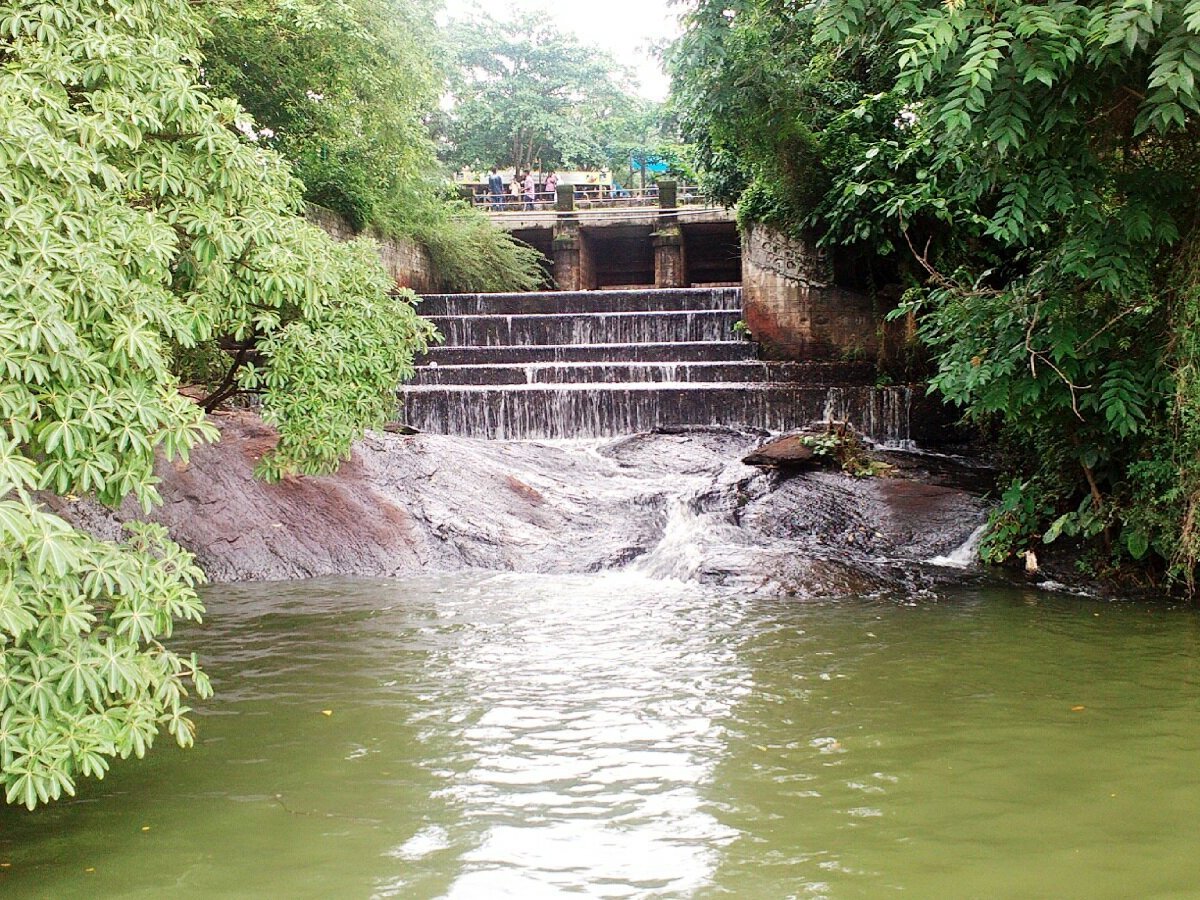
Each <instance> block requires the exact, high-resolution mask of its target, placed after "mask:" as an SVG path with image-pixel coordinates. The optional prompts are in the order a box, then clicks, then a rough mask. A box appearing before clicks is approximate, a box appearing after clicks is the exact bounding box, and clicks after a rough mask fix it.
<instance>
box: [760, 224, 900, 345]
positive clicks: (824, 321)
mask: <svg viewBox="0 0 1200 900" xmlns="http://www.w3.org/2000/svg"><path fill="white" fill-rule="evenodd" d="M742 307H743V311H744V318H745V320H746V326H747V327H748V328H749V330H750V334H751V336H752V337H753V339H754V340H755V341H757V342H758V343H759V345H760V346H761V347H762V355H763V356H764V357H765V358H767V359H781V360H808V359H869V360H873V359H875V358H876V356H877V355H878V352H879V331H880V320H879V316H878V315H877V314H876V312H875V310H874V308H873V304H872V303H871V300H870V298H868V297H866V296H865V295H863V294H858V293H855V292H853V291H847V290H843V289H841V288H838V287H836V286H835V285H834V284H833V273H832V271H831V268H830V266H829V263H828V260H827V259H826V258H825V256H824V255H823V254H822V253H821V252H820V251H818V250H817V249H816V248H814V247H812V246H810V245H807V244H804V243H802V242H799V241H795V240H793V239H791V238H789V237H786V236H784V235H782V234H779V233H778V232H776V231H774V230H772V229H769V228H766V227H765V226H762V225H754V226H751V228H750V229H749V231H747V232H746V234H745V235H744V237H743V242H742Z"/></svg>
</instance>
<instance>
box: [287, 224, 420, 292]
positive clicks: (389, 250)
mask: <svg viewBox="0 0 1200 900" xmlns="http://www.w3.org/2000/svg"><path fill="white" fill-rule="evenodd" d="M305 217H306V218H307V219H308V221H310V222H312V223H313V224H314V225H317V226H319V227H320V228H321V229H323V230H324V231H325V232H326V233H327V234H328V235H329V236H330V237H333V238H335V239H337V240H339V241H348V240H351V239H352V238H356V237H359V236H366V237H369V238H371V239H372V240H373V241H375V243H377V244H378V245H379V258H380V259H381V260H382V261H383V267H384V268H385V269H386V270H387V273H388V274H389V275H390V276H391V277H392V280H393V281H395V282H396V287H402V288H412V289H413V290H414V291H416V292H417V293H418V294H428V293H434V292H436V291H437V290H439V285H438V283H437V277H436V276H435V274H434V271H433V261H432V260H431V259H430V257H429V251H428V250H426V249H425V248H424V247H422V246H421V245H420V244H418V243H416V242H415V241H411V240H407V239H405V238H395V237H388V236H387V235H385V234H383V233H381V232H379V231H376V230H374V229H367V230H366V231H364V232H358V231H355V230H354V229H353V228H352V227H350V223H349V222H347V221H346V220H345V219H343V218H342V217H341V216H339V215H338V214H337V213H335V212H334V211H333V210H331V209H326V208H325V207H323V206H316V205H315V204H312V203H310V204H309V205H308V210H307V212H306V213H305Z"/></svg>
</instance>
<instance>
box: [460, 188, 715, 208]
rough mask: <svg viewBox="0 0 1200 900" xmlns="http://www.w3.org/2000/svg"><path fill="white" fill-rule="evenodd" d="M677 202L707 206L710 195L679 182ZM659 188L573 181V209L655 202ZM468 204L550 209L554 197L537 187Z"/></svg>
mask: <svg viewBox="0 0 1200 900" xmlns="http://www.w3.org/2000/svg"><path fill="white" fill-rule="evenodd" d="M676 191H677V193H676V203H677V205H678V206H709V205H711V201H710V198H709V197H707V196H706V195H705V194H704V192H703V191H701V190H700V189H699V188H698V187H696V186H694V185H684V184H681V185H679V186H678V187H677V189H676ZM660 199H661V198H660V195H659V189H658V188H657V187H648V188H620V187H609V186H607V185H591V184H586V185H576V186H575V208H576V209H636V208H639V207H652V206H658V205H659V201H660ZM471 202H472V204H473V205H474V206H475V207H477V208H479V209H483V210H487V211H489V212H533V211H548V212H553V211H554V210H555V208H556V203H557V197H556V195H555V194H554V193H553V192H550V191H539V192H538V193H537V194H535V195H534V197H533V199H532V200H530V199H529V198H528V197H525V196H520V197H517V196H514V195H512V194H503V195H495V194H487V193H483V194H475V195H474V196H473V197H472V198H471Z"/></svg>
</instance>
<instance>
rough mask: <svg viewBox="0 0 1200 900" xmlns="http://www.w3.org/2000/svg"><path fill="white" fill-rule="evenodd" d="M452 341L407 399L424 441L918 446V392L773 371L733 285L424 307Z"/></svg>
mask: <svg viewBox="0 0 1200 900" xmlns="http://www.w3.org/2000/svg"><path fill="white" fill-rule="evenodd" d="M421 312H422V313H424V314H427V315H428V316H429V317H430V319H431V320H432V321H433V322H434V323H435V324H436V325H437V326H438V329H439V330H440V331H441V333H442V335H443V336H444V338H445V339H446V346H444V347H439V348H436V349H434V350H432V351H430V353H429V354H428V356H427V358H426V359H425V360H424V361H423V362H424V364H423V365H421V366H419V367H418V371H417V376H416V378H415V379H414V382H413V384H411V385H409V386H407V387H405V388H404V389H403V390H402V392H401V393H402V399H403V403H404V417H405V421H406V422H407V423H408V424H409V425H411V426H413V427H415V428H417V429H419V430H421V431H427V432H436V433H442V434H450V435H458V436H463V437H482V438H500V439H509V440H529V439H536V440H544V439H563V438H567V439H570V438H593V437H611V436H618V435H622V434H633V433H639V432H644V431H652V430H655V429H661V428H675V427H686V426H726V427H731V428H741V429H758V430H765V431H772V432H783V431H791V430H794V429H797V428H801V427H804V426H806V425H809V424H810V423H812V422H815V421H837V422H848V423H850V424H851V425H853V427H855V428H857V429H858V430H859V431H861V432H862V433H864V434H865V435H867V436H868V437H870V438H871V439H873V440H875V441H876V442H878V443H880V444H882V445H884V446H887V447H894V448H911V445H912V441H911V437H910V434H911V431H910V425H911V404H912V392H911V390H910V389H909V388H906V387H882V388H876V387H872V386H870V385H869V384H868V383H867V378H868V374H867V372H868V367H866V366H862V365H854V364H848V363H838V362H832V363H819V362H811V363H771V362H763V361H759V360H757V359H755V354H756V346H755V345H754V344H752V343H750V342H748V341H745V340H741V339H739V337H738V335H737V334H736V333H735V330H734V325H735V324H736V322H737V320H738V319H739V318H740V317H741V291H740V289H737V288H704V289H686V290H646V291H594V292H585V293H543V294H498V295H490V296H489V295H462V296H459V295H448V296H437V297H427V298H425V300H424V301H423V303H422V306H421Z"/></svg>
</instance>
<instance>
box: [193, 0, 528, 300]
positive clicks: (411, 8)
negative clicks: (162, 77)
mask: <svg viewBox="0 0 1200 900" xmlns="http://www.w3.org/2000/svg"><path fill="white" fill-rule="evenodd" d="M437 6H438V4H437V3H435V2H433V0H222V2H219V3H212V4H208V5H206V6H204V7H203V9H204V10H205V11H206V12H207V13H208V22H209V27H210V29H211V33H210V35H209V37H208V39H207V40H206V41H205V43H204V55H205V68H204V72H205V78H206V79H207V81H208V82H209V84H211V85H212V86H213V88H214V89H215V90H216V91H217V92H218V93H220V94H222V95H226V96H232V97H236V98H237V99H238V101H239V102H240V103H241V104H242V105H243V106H245V107H246V108H247V109H248V110H249V112H250V113H251V115H252V116H253V118H254V121H255V123H256V124H255V126H254V130H253V135H254V138H255V139H256V140H257V142H258V143H260V144H261V145H262V146H265V147H270V148H272V149H274V150H277V151H278V152H279V153H281V154H282V155H283V156H284V157H286V158H287V159H288V160H289V161H290V162H291V163H292V166H293V168H294V170H295V172H296V174H297V175H298V176H299V178H300V179H301V181H302V182H303V185H304V188H303V190H304V197H305V199H306V200H308V201H309V202H311V203H315V204H318V205H321V206H324V207H327V208H329V209H332V210H333V211H335V212H337V213H339V214H340V215H342V216H343V217H344V218H345V219H346V220H347V221H348V222H350V224H351V225H353V226H354V227H356V228H359V229H362V228H365V227H367V226H371V227H373V228H376V229H379V230H381V231H382V232H384V233H385V234H388V235H391V236H398V237H406V238H412V239H414V240H416V241H418V242H419V243H421V244H423V245H425V246H426V247H427V248H428V249H429V251H430V253H431V256H432V258H433V263H434V270H435V272H436V274H437V275H438V277H439V279H440V280H441V282H442V286H443V288H444V289H446V290H459V291H487V290H492V291H497V290H529V289H532V288H534V287H536V286H537V285H538V284H539V283H540V281H541V277H542V276H541V269H540V266H539V262H540V257H539V255H538V254H537V253H536V252H535V251H533V250H531V249H529V248H528V247H525V246H524V245H522V244H518V243H517V242H515V241H514V240H512V238H511V237H509V236H508V235H507V234H506V233H504V232H501V231H499V230H498V229H495V228H491V227H490V226H489V224H488V222H487V219H486V217H484V216H482V215H480V214H478V213H477V212H476V211H474V210H472V209H471V208H469V207H468V206H466V205H465V204H462V203H460V202H458V201H457V198H456V197H454V196H452V195H451V193H450V192H448V190H447V188H448V183H449V178H448V175H447V173H446V172H445V171H444V166H443V165H442V164H441V162H440V161H439V160H438V158H437V154H436V152H435V147H434V143H433V139H432V137H431V136H430V133H429V126H428V124H427V123H428V122H430V121H432V120H433V119H434V118H435V117H436V115H437V113H438V102H439V99H440V96H441V93H442V90H443V86H444V81H445V77H444V73H443V71H442V68H441V51H440V47H441V42H440V36H439V35H438V33H437V32H436V30H435V27H434V11H435V8H436V7H437Z"/></svg>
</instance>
